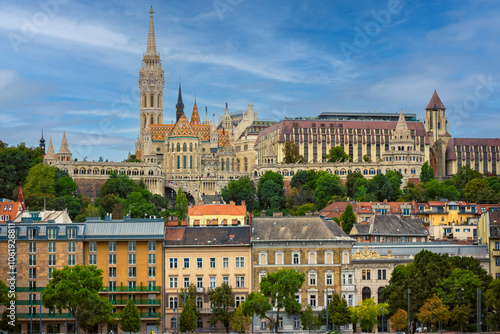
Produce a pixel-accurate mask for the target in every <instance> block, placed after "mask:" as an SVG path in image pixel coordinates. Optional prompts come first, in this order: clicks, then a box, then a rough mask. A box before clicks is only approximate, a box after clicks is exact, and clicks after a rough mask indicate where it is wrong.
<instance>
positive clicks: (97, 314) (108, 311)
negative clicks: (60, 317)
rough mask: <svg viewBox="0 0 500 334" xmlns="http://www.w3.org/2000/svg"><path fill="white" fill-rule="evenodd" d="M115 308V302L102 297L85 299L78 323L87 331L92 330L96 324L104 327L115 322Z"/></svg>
mask: <svg viewBox="0 0 500 334" xmlns="http://www.w3.org/2000/svg"><path fill="white" fill-rule="evenodd" d="M113 308H114V306H113V304H111V303H110V302H108V301H104V300H103V299H102V298H98V299H89V300H87V301H85V307H84V310H83V312H82V313H83V314H82V317H81V318H78V323H79V324H80V327H81V328H82V329H83V330H85V332H91V331H92V329H93V328H94V327H95V326H98V327H100V328H101V329H102V326H103V325H105V324H110V323H113V322H114V320H115V317H114V315H113Z"/></svg>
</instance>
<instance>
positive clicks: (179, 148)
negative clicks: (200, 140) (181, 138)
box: [177, 143, 181, 152]
mask: <svg viewBox="0 0 500 334" xmlns="http://www.w3.org/2000/svg"><path fill="white" fill-rule="evenodd" d="M180 151H181V144H179V143H177V152H180Z"/></svg>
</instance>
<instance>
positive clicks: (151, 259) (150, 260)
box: [148, 254, 177, 268]
mask: <svg viewBox="0 0 500 334" xmlns="http://www.w3.org/2000/svg"><path fill="white" fill-rule="evenodd" d="M148 264H156V254H148ZM175 267H176V268H177V259H175Z"/></svg>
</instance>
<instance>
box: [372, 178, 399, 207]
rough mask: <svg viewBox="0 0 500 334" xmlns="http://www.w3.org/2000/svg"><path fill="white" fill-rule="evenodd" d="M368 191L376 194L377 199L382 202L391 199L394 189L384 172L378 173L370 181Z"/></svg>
mask: <svg viewBox="0 0 500 334" xmlns="http://www.w3.org/2000/svg"><path fill="white" fill-rule="evenodd" d="M368 192H369V193H371V194H372V195H373V196H375V199H376V200H377V201H379V202H382V201H384V200H386V199H387V200H390V199H391V198H392V195H393V192H394V190H393V188H392V185H391V183H390V182H389V180H388V179H387V177H386V176H385V175H384V174H377V175H375V176H374V177H373V178H372V179H371V180H370V181H369V182H368Z"/></svg>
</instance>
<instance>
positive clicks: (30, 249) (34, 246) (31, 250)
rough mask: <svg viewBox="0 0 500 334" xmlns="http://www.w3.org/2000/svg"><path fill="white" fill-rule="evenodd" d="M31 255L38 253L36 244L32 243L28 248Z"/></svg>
mask: <svg viewBox="0 0 500 334" xmlns="http://www.w3.org/2000/svg"><path fill="white" fill-rule="evenodd" d="M28 252H29V253H36V242H30V243H29V247H28Z"/></svg>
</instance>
